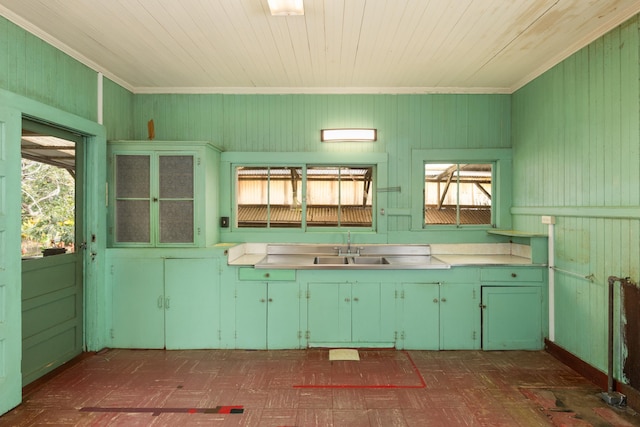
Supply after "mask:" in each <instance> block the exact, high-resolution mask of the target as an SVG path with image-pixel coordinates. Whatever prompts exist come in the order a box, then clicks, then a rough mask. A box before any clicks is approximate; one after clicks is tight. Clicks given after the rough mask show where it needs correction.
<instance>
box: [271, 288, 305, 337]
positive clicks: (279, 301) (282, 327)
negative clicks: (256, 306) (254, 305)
mask: <svg viewBox="0 0 640 427" xmlns="http://www.w3.org/2000/svg"><path fill="white" fill-rule="evenodd" d="M267 297H268V298H267V347H268V348H269V349H285V348H300V336H299V332H300V297H299V290H298V284H297V283H295V282H275V283H273V282H272V283H269V284H268V285H267Z"/></svg>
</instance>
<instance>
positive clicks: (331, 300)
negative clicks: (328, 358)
mask: <svg viewBox="0 0 640 427" xmlns="http://www.w3.org/2000/svg"><path fill="white" fill-rule="evenodd" d="M308 296H309V298H308V300H307V301H308V307H307V326H308V330H309V343H310V345H313V344H322V343H326V344H329V343H342V342H350V341H351V284H349V283H309V285H308Z"/></svg>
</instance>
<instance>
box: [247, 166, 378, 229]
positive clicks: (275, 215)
mask: <svg viewBox="0 0 640 427" xmlns="http://www.w3.org/2000/svg"><path fill="white" fill-rule="evenodd" d="M372 184H373V166H334V165H330V166H328V165H313V166H260V167H257V166H238V167H236V207H237V226H238V227H240V228H243V227H258V228H287V227H288V228H302V227H304V226H306V227H338V228H339V227H349V228H353V227H367V228H371V227H372V226H373V220H372V211H373V209H372V205H373V200H372V199H373V197H372ZM303 191H304V193H303ZM303 194H304V195H305V196H304V197H303Z"/></svg>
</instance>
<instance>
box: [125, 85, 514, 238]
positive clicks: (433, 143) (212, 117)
mask: <svg viewBox="0 0 640 427" xmlns="http://www.w3.org/2000/svg"><path fill="white" fill-rule="evenodd" d="M134 105H135V107H134V132H135V135H134V138H136V139H146V138H147V137H148V131H147V122H148V121H149V120H151V119H153V121H154V125H155V134H156V139H158V140H210V141H212V142H213V143H214V144H216V145H218V146H220V147H221V148H223V150H224V151H227V152H247V153H256V152H265V151H267V152H285V153H309V155H308V161H313V159H314V153H329V154H333V155H334V159H335V161H340V159H341V153H385V154H386V155H387V156H388V165H389V167H388V174H387V185H388V186H389V187H400V188H401V191H399V192H389V193H387V194H385V197H387V202H386V203H387V205H386V210H387V211H388V212H389V213H390V214H389V215H387V218H385V219H386V228H385V229H384V230H381V231H382V232H383V233H386V232H394V234H393V235H392V236H390V237H392V238H395V239H397V240H399V241H404V242H425V241H435V240H438V241H443V239H444V240H445V241H452V240H456V241H486V240H487V234H486V232H485V231H484V230H482V231H480V232H478V231H475V232H466V231H465V232H456V231H454V232H453V233H452V232H451V230H448V231H447V232H446V233H444V234H443V233H442V232H438V231H436V232H428V231H423V230H413V231H412V227H411V224H412V221H411V219H412V218H411V214H410V210H411V208H412V207H415V206H414V205H415V204H416V203H418V204H421V203H422V201H421V200H416V198H415V197H412V190H414V188H413V187H415V186H416V185H420V186H421V185H422V184H421V180H420V179H418V180H417V181H416V179H415V174H414V175H413V178H412V167H411V164H412V150H413V151H415V150H425V151H424V152H427V153H428V150H430V149H438V150H440V149H495V148H509V147H510V137H511V136H510V135H511V128H510V121H511V119H510V114H511V113H510V112H511V97H510V96H509V95H453V94H451V95H136V97H135V101H134ZM339 127H374V128H377V129H378V139H379V140H378V141H377V142H375V143H371V144H369V143H350V144H339V143H333V144H323V143H321V142H320V130H321V129H324V128H339ZM247 156H248V158H249V157H250V156H251V155H250V154H247ZM285 158H286V157H285ZM224 191H225V189H223V192H224ZM414 194H415V192H414ZM223 195H224V193H223ZM510 196H511V195H510V194H509V195H505V200H504V202H505V203H507V204H510ZM228 200H229V198H224V197H223V200H222V201H221V205H222V206H221V211H222V212H230V210H231V209H230V207H229V206H227V205H228V204H229V201H228ZM394 212H396V213H398V214H394ZM420 212H421V211H420ZM505 223H507V224H509V225H510V218H509V221H505ZM280 233H281V234H282V232H280ZM316 236H318V237H317V239H319V240H321V239H322V237H321V233H316ZM259 238H260V239H262V240H261V241H264V239H265V238H268V237H266V236H265V234H264V233H261V234H260V237H259ZM280 238H282V235H281V236H280ZM294 238H295V237H294ZM298 238H299V239H300V236H299V235H298ZM249 240H251V237H250V236H248V237H247V236H243V237H242V238H240V240H237V239H233V240H230V241H249ZM362 241H363V240H361V242H362ZM370 241H371V242H374V241H375V239H374V236H370Z"/></svg>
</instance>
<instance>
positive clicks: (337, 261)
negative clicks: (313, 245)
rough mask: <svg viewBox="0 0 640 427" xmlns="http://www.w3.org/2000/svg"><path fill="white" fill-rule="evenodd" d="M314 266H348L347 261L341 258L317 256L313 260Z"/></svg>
mask: <svg viewBox="0 0 640 427" xmlns="http://www.w3.org/2000/svg"><path fill="white" fill-rule="evenodd" d="M313 263H314V264H323V265H341V264H349V259H348V258H347V257H343V256H317V257H315V258H314V259H313Z"/></svg>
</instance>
